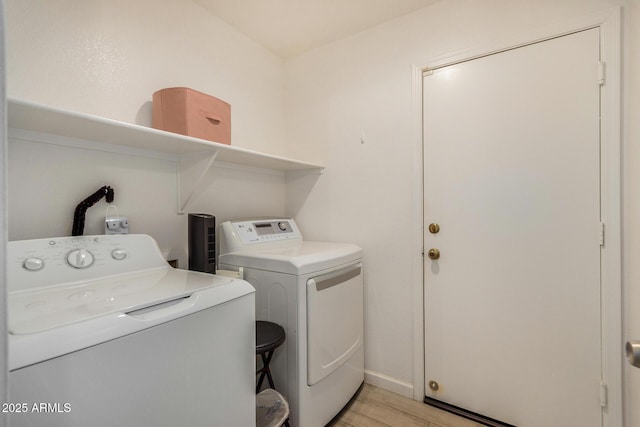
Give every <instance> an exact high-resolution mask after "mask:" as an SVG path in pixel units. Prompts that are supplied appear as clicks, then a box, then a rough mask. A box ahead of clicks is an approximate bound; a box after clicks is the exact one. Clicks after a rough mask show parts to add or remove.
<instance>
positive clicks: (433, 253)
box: [427, 248, 440, 259]
mask: <svg viewBox="0 0 640 427" xmlns="http://www.w3.org/2000/svg"><path fill="white" fill-rule="evenodd" d="M427 256H428V257H429V259H438V258H440V251H439V250H437V249H436V248H431V249H429V252H427Z"/></svg>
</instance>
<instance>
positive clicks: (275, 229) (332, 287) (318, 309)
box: [219, 219, 364, 427]
mask: <svg viewBox="0 0 640 427" xmlns="http://www.w3.org/2000/svg"><path fill="white" fill-rule="evenodd" d="M221 229H222V233H221V235H222V240H221V249H220V256H219V265H220V268H225V269H231V270H242V271H243V275H244V276H243V277H244V280H246V281H248V282H249V283H251V284H252V285H253V286H254V287H255V288H256V318H257V319H258V320H268V321H271V322H275V323H278V324H280V325H281V326H283V327H284V329H285V331H286V334H287V338H286V341H285V343H284V344H283V347H282V348H280V349H276V351H275V353H274V356H273V359H272V362H271V370H272V372H273V376H274V381H275V386H276V389H277V390H278V391H280V392H281V393H282V394H283V395H284V396H285V397H286V398H287V399H288V401H289V406H290V408H291V416H290V423H291V425H292V426H293V427H319V426H324V425H325V424H326V423H328V422H329V421H330V420H331V419H332V418H333V417H335V415H336V414H337V413H338V412H339V411H340V410H341V409H342V408H343V407H344V406H345V405H346V404H347V403H348V401H349V399H350V398H351V397H352V396H353V395H354V394H355V393H356V391H357V390H358V388H359V387H360V385H361V384H362V382H363V381H364V350H363V335H364V330H363V323H364V322H363V279H362V250H361V249H360V248H359V247H358V246H356V245H352V244H347V243H329V242H311V241H305V240H303V238H302V235H301V233H300V231H299V229H298V227H297V225H296V223H295V221H294V220H293V219H273V220H243V221H230V222H225V223H223V224H222V225H221Z"/></svg>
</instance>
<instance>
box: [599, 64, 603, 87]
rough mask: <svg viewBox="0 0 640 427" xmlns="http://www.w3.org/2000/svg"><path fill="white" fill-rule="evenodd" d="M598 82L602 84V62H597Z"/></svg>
mask: <svg viewBox="0 0 640 427" xmlns="http://www.w3.org/2000/svg"><path fill="white" fill-rule="evenodd" d="M598 84H599V85H600V86H603V85H604V62H602V61H600V62H598Z"/></svg>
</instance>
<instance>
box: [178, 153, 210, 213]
mask: <svg viewBox="0 0 640 427" xmlns="http://www.w3.org/2000/svg"><path fill="white" fill-rule="evenodd" d="M218 153H219V151H218V150H215V151H210V150H207V151H197V152H193V153H186V154H183V155H181V156H180V157H179V158H178V165H177V167H178V173H177V177H178V186H177V189H178V214H179V215H183V214H184V213H185V211H186V209H187V206H189V203H190V202H191V199H192V198H193V195H194V194H195V192H196V189H197V188H198V187H199V186H200V184H202V181H204V178H205V177H206V176H207V172H209V169H211V166H213V164H214V162H215V160H216V157H217V156H218Z"/></svg>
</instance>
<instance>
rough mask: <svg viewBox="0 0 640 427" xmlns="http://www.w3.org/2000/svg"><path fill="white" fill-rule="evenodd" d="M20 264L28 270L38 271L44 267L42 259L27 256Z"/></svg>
mask: <svg viewBox="0 0 640 427" xmlns="http://www.w3.org/2000/svg"><path fill="white" fill-rule="evenodd" d="M22 266H23V267H24V268H26V269H27V270H29V271H38V270H41V269H42V267H44V261H43V260H42V259H40V258H35V257H29V258H27V259H25V260H24V262H23V263H22Z"/></svg>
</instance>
